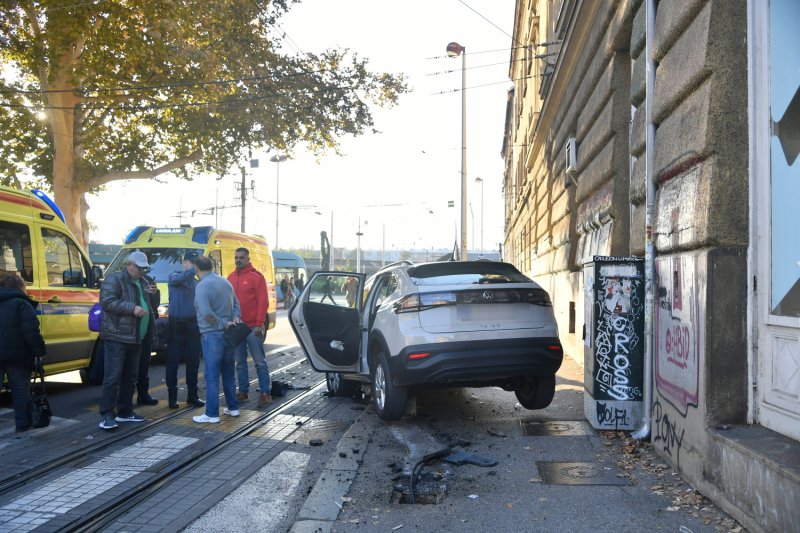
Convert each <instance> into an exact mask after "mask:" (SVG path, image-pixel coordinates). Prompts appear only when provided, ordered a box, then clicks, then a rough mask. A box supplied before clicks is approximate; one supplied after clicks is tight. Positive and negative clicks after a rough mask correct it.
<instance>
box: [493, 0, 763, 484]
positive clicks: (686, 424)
mask: <svg viewBox="0 0 800 533" xmlns="http://www.w3.org/2000/svg"><path fill="white" fill-rule="evenodd" d="M552 4H556V5H561V2H555V3H554V2H549V1H546V0H539V1H537V2H529V1H527V0H525V1H523V0H520V1H518V3H517V11H518V12H517V28H516V29H515V35H516V36H517V38H518V39H520V40H521V38H520V37H526V36H527V34H526V33H525V31H526V30H524V28H521V27H520V24H521V23H524V22H525V21H526V20H530V19H531V16H530V14H529V13H527V12H526V10H530V9H535V10H536V11H537V14H538V19H539V20H547V21H549V22H548V24H547V25H546V27H545V28H544V29H543V30H542V31H541V34H540V35H539V36H538V38H539V40H538V41H537V42H552V41H557V40H559V39H561V40H562V42H561V44H560V45H557V46H555V47H553V46H550V47H545V48H544V49H545V50H547V51H557V52H558V56H555V57H550V58H548V59H550V60H552V62H553V63H554V67H553V68H552V74H550V75H547V73H546V71H545V67H542V66H540V70H539V72H540V73H544V74H545V75H544V76H541V77H537V78H534V80H535V85H537V86H538V87H537V90H536V91H534V92H535V94H537V95H539V94H541V95H543V96H544V98H540V99H539V100H538V101H536V100H535V99H534V100H533V101H532V100H531V99H530V97H529V96H526V97H525V98H523V99H522V100H521V101H520V100H519V98H520V91H521V90H522V88H521V87H520V85H519V82H517V86H516V88H515V99H517V102H516V106H517V107H518V106H519V105H522V106H523V109H522V110H521V111H520V110H517V114H516V117H517V120H515V121H508V123H507V127H508V128H510V129H511V136H513V138H514V143H513V146H514V149H513V150H508V149H507V150H506V157H507V158H510V159H511V160H510V161H507V164H506V169H507V175H506V191H507V195H508V196H510V198H509V197H508V196H507V204H506V205H507V209H508V211H507V213H506V220H507V226H506V251H507V254H506V259H508V260H511V261H512V262H514V263H515V264H516V265H518V266H519V267H520V268H521V269H522V270H523V271H524V272H526V273H527V274H529V275H530V276H532V277H533V278H534V279H535V280H536V281H537V282H539V283H540V284H542V285H543V286H544V287H545V288H546V289H548V290H549V291H550V293H551V296H552V298H553V301H554V307H555V311H556V316H557V318H558V320H559V329H560V334H561V340H562V343H563V344H564V346H565V350H566V352H567V353H568V354H569V355H571V356H573V358H575V359H577V360H579V361H582V360H583V342H582V340H583V336H582V333H583V327H582V326H583V322H584V312H583V304H584V302H583V300H584V294H585V293H586V288H585V287H583V285H582V276H581V275H580V271H581V269H582V267H583V264H584V263H586V262H588V261H590V260H591V258H592V256H593V255H614V256H626V255H644V248H645V236H646V228H645V189H646V188H645V157H644V156H645V148H646V147H645V130H646V128H645V112H644V100H645V94H646V93H645V57H644V48H645V23H646V20H645V3H644V2H643V1H641V0H597V1H591V2H587V1H583V2H580V1H577V0H564V2H563V4H564V7H562V8H561V11H560V13H561V15H562V17H568V19H566V18H565V19H564V20H560V21H553V17H554V13H553V12H552V11H551V8H552V7H553V5H552ZM658 4H659V5H658V9H657V15H656V32H655V36H654V50H653V53H654V57H655V61H656V64H657V69H656V83H655V88H654V93H653V97H654V101H653V102H654V107H653V112H654V122H655V124H656V127H657V129H656V136H655V146H654V176H655V181H656V184H657V194H656V199H655V203H656V206H655V220H654V225H653V228H652V230H653V231H652V237H653V240H654V245H655V249H656V278H657V279H656V283H655V293H656V294H655V298H656V302H655V317H654V352H655V353H654V381H655V383H654V398H653V405H652V409H653V425H652V443H653V446H654V448H655V450H656V451H657V453H659V454H660V455H662V456H663V457H664V458H665V459H666V460H667V461H669V462H670V463H671V464H672V465H673V466H674V467H676V468H677V469H679V470H680V471H681V472H682V474H683V475H684V477H685V478H686V479H687V480H688V481H690V482H691V483H693V484H694V485H695V486H702V485H703V484H708V483H709V480H708V479H706V477H705V476H706V472H710V471H712V470H713V469H714V465H712V464H709V461H710V460H712V459H709V457H710V456H712V455H713V454H709V451H710V450H711V448H712V445H713V443H712V442H711V440H712V439H711V437H710V435H709V428H712V427H714V426H716V425H720V424H744V423H745V422H746V416H747V399H748V390H747V387H748V385H747V374H748V373H747V364H748V363H747V355H748V340H747V334H746V323H745V321H746V316H747V246H748V234H749V226H748V224H749V222H748V124H747V46H746V38H745V37H746V33H747V24H746V22H747V11H746V2H744V1H730V0H682V1H677V0H675V1H669V2H666V1H662V2H659V3H658ZM523 26H524V24H523ZM520 30H522V33H521V34H520V33H519V32H520ZM540 50H542V48H537V51H540ZM512 59H513V58H512ZM540 61H543V59H542V60H540ZM513 64H514V62H513V61H512V65H513ZM512 70H513V69H512ZM517 78H518V76H515V77H513V78H512V79H517ZM530 93H531V87H530V86H529V87H528V88H527V94H528V95H530ZM525 106H533V107H532V110H533V111H532V112H531V113H528V112H526V111H525V109H524V107H525ZM528 116H531V117H535V120H534V122H533V123H529V122H526V120H527V117H528ZM506 135H507V139H508V138H510V137H509V131H507V132H506ZM571 137H574V138H575V140H576V143H577V172H576V173H575V174H574V175H573V176H572V177H570V176H569V175H567V174H566V172H565V157H564V150H565V146H566V144H567V142H568V139H569V138H571ZM521 140H522V141H521ZM509 144H510V143H509ZM573 178H574V179H573ZM509 188H511V192H509ZM572 323H574V327H571V324H572ZM710 481H711V482H712V483H713V480H710Z"/></svg>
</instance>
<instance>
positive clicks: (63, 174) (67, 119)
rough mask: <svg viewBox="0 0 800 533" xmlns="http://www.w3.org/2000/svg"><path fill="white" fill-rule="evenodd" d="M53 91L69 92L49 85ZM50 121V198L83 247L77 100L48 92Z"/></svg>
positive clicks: (71, 95)
mask: <svg viewBox="0 0 800 533" xmlns="http://www.w3.org/2000/svg"><path fill="white" fill-rule="evenodd" d="M51 88H52V89H54V90H59V89H60V90H63V89H70V88H71V87H68V86H66V85H56V84H54V85H52V86H51ZM48 100H49V103H50V107H51V108H52V109H50V110H49V111H50V122H51V124H52V127H53V129H52V132H53V146H54V148H55V155H54V159H53V195H54V200H55V202H56V204H58V207H59V208H61V212H62V213H64V218H65V219H66V223H67V227H69V229H70V230H71V231H72V233H73V234H74V235H75V238H76V239H77V240H78V242H79V243H80V245H81V246H83V247H84V248H85V247H86V246H85V245H86V240H85V236H84V231H83V217H82V216H81V215H82V210H81V198H82V197H83V193H84V192H85V191H84V190H82V189H81V188H80V185H79V182H78V180H77V176H76V175H75V146H74V139H75V111H74V109H75V106H76V105H77V104H78V102H79V98H78V97H77V96H76V95H75V94H74V93H72V92H51V93H49V94H48Z"/></svg>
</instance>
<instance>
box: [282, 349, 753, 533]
mask: <svg viewBox="0 0 800 533" xmlns="http://www.w3.org/2000/svg"><path fill="white" fill-rule="evenodd" d="M537 432H544V433H548V432H549V435H533V436H529V435H528V434H530V433H537ZM365 443H366V446H365V448H362V446H364V445H365ZM445 447H450V448H454V449H460V450H464V451H467V452H469V453H474V454H478V455H480V456H483V457H486V458H490V459H494V460H497V461H498V464H497V466H495V467H491V468H480V467H477V466H473V465H464V466H460V467H459V466H454V465H450V464H442V463H440V464H437V465H433V466H431V467H426V468H425V469H424V470H423V473H424V475H425V476H427V478H428V480H429V481H430V483H428V484H427V486H426V487H423V488H422V489H421V492H423V493H422V494H420V499H425V498H424V497H425V494H424V491H426V490H429V489H431V490H430V494H431V495H432V496H431V497H429V498H428V500H431V501H432V500H436V499H437V498H438V503H436V504H429V505H409V504H404V503H398V502H397V501H398V499H399V498H400V497H401V496H400V495H401V492H400V491H399V490H397V489H402V488H403V487H402V485H403V483H405V480H404V479H403V473H406V474H407V473H408V472H409V471H410V470H411V468H412V466H413V464H414V463H416V462H417V461H418V460H419V459H420V458H421V457H422V456H423V455H425V454H428V453H431V452H434V451H437V450H439V449H442V448H445ZM354 450H358V452H359V453H358V454H356V455H353V452H354ZM337 452H338V455H341V456H343V457H341V458H340V459H339V458H337V456H336V455H334V456H333V457H332V458H331V459H330V460H329V462H328V465H327V467H326V470H325V471H324V472H323V474H322V475H321V476H320V477H319V482H318V483H317V484H316V485H315V487H314V489H313V490H312V492H311V494H310V496H309V498H308V500H307V501H306V504H305V505H304V507H303V509H302V510H301V511H300V513H298V515H297V518H296V520H295V523H294V525H293V527H292V529H291V531H292V532H293V533H307V532H312V531H313V532H318V533H324V532H330V531H336V532H350V531H353V532H356V531H358V532H371V531H396V530H400V529H402V530H403V531H409V530H413V531H417V530H419V531H458V530H470V531H482V530H489V531H556V530H557V531H575V532H583V531H593V532H606V531H607V532H610V533H611V532H613V533H619V532H621V531H622V532H626V531H629V532H639V531H670V532H682V533H701V532H706V533H711V532H719V531H732V532H737V533H738V532H741V531H743V529H741V528H740V526H738V524H736V522H734V521H733V520H732V519H730V518H729V517H727V515H725V514H724V513H722V512H720V511H719V510H718V509H717V508H716V507H714V506H713V505H712V504H711V503H710V502H708V501H707V500H706V499H705V498H703V497H702V496H701V495H699V494H698V493H697V492H696V491H694V490H693V489H692V488H691V487H689V486H688V485H686V484H685V483H683V482H682V481H681V479H680V476H679V475H678V474H677V473H676V472H674V471H672V470H671V469H670V468H669V467H668V466H667V465H665V464H664V463H663V462H662V461H660V460H659V459H658V458H657V457H656V456H655V455H654V454H653V453H652V452H651V450H650V448H649V445H647V444H641V443H637V442H634V441H632V440H631V439H630V438H629V437H628V435H627V433H623V432H602V433H597V432H596V431H594V430H592V429H591V428H590V427H589V425H588V424H587V423H586V422H585V421H584V420H583V373H582V369H581V367H580V365H578V364H576V363H575V362H574V361H572V360H571V359H567V360H565V363H564V365H563V367H562V369H561V371H560V372H559V379H558V389H557V393H556V399H555V400H554V402H553V404H552V405H551V406H550V407H548V408H547V409H545V410H542V411H527V410H525V409H522V408H521V407H519V406H518V405H516V402H515V398H514V396H513V393H508V392H505V391H502V390H500V389H461V390H448V391H438V392H435V393H429V394H423V395H421V396H420V397H419V398H418V399H417V415H416V416H407V417H405V418H404V419H403V420H402V421H399V422H396V423H384V422H381V421H380V420H379V419H378V418H377V416H376V415H375V414H374V413H373V412H372V409H371V408H369V409H368V410H367V411H365V412H364V413H363V414H362V415H361V416H360V417H359V418H358V420H357V421H356V423H355V424H354V426H353V427H352V428H351V429H350V430H349V431H348V434H347V435H346V436H345V437H343V438H342V440H341V441H340V443H339V446H338V448H337ZM361 457H363V460H362V459H360V458H361ZM398 485H401V486H400V487H397V486H398ZM440 487H446V488H445V489H444V490H442V491H439V492H437V491H438V489H439V488H440ZM340 509H341V510H340Z"/></svg>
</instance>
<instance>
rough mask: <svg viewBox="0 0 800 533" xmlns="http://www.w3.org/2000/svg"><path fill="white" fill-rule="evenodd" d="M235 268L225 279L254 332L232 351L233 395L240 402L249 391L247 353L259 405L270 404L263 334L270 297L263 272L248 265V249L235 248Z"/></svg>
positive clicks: (269, 386)
mask: <svg viewBox="0 0 800 533" xmlns="http://www.w3.org/2000/svg"><path fill="white" fill-rule="evenodd" d="M233 259H234V262H235V263H236V270H235V271H233V272H231V274H230V276H228V281H230V282H231V285H233V290H234V292H235V293H236V298H237V299H238V300H239V306H240V307H241V309H242V322H244V323H245V324H247V325H248V326H250V327H251V328H253V331H252V332H251V333H250V335H248V336H247V338H246V339H245V340H244V342H242V343H241V344H240V345H239V346H237V347H236V350H235V351H234V359H235V360H236V376H237V378H238V381H239V392H238V394H237V395H236V398H237V399H238V400H239V401H240V402H243V401H245V400H247V398H248V392H249V391H250V376H249V375H248V372H247V352H250V355H251V356H252V357H253V362H254V363H255V364H256V374H258V390H259V392H260V393H261V394H260V395H259V397H258V405H259V406H263V405H268V404H270V403H272V396H271V395H270V392H271V391H272V387H271V384H270V378H269V366H268V365H267V359H266V357H265V355H264V336H265V333H266V330H265V328H264V324H265V323H266V318H267V311H268V310H269V299H268V297H267V280H266V279H264V275H263V274H261V272H259V271H258V270H256V269H255V268H253V265H252V264H250V251H249V250H248V249H247V248H237V249H236V252H235V253H234V256H233Z"/></svg>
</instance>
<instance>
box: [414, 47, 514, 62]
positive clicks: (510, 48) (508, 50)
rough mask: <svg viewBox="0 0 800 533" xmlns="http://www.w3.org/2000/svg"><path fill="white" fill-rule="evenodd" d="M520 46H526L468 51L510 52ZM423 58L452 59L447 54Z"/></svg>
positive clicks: (475, 53)
mask: <svg viewBox="0 0 800 533" xmlns="http://www.w3.org/2000/svg"><path fill="white" fill-rule="evenodd" d="M520 48H528V47H527V46H511V47H509V48H495V49H494V50H479V51H477V52H470V53H469V55H471V56H474V55H478V54H496V53H498V52H510V51H511V50H519V49H520ZM425 59H452V58H451V57H450V56H448V55H443V56H431V57H426V58H425Z"/></svg>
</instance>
